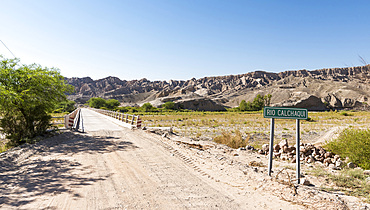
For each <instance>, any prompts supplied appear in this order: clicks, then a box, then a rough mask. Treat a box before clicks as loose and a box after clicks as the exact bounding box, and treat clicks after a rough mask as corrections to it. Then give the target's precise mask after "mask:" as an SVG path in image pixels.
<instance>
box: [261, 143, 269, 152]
mask: <svg viewBox="0 0 370 210" xmlns="http://www.w3.org/2000/svg"><path fill="white" fill-rule="evenodd" d="M262 151H264V152H268V151H269V145H268V144H264V145H262Z"/></svg>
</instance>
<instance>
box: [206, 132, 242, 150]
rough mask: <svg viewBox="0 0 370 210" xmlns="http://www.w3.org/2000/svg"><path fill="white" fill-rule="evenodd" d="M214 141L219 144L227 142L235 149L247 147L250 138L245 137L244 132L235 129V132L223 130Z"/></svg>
mask: <svg viewBox="0 0 370 210" xmlns="http://www.w3.org/2000/svg"><path fill="white" fill-rule="evenodd" d="M213 141H214V142H216V143H219V144H225V145H227V146H229V147H231V148H234V149H238V148H240V147H245V146H247V143H248V140H244V139H243V137H242V133H241V132H240V131H239V130H235V134H232V133H231V132H222V134H221V135H220V136H216V137H215V138H214V139H213Z"/></svg>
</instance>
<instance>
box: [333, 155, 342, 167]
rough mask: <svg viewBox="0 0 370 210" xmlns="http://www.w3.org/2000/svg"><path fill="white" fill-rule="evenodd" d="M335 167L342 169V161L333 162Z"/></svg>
mask: <svg viewBox="0 0 370 210" xmlns="http://www.w3.org/2000/svg"><path fill="white" fill-rule="evenodd" d="M334 160H335V157H334ZM335 166H336V167H342V166H343V161H341V160H340V159H337V161H335Z"/></svg>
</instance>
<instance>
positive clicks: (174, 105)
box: [162, 101, 176, 110]
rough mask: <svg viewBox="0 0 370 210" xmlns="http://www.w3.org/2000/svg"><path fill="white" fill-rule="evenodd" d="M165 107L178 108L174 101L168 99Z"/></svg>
mask: <svg viewBox="0 0 370 210" xmlns="http://www.w3.org/2000/svg"><path fill="white" fill-rule="evenodd" d="M162 107H163V108H165V109H168V110H170V109H171V110H176V104H175V103H174V102H172V101H168V102H166V103H164V104H163V105H162Z"/></svg>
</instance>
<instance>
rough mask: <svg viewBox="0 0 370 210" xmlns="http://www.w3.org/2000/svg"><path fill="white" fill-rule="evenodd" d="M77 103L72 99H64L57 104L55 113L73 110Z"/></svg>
mask: <svg viewBox="0 0 370 210" xmlns="http://www.w3.org/2000/svg"><path fill="white" fill-rule="evenodd" d="M75 104H76V102H74V101H70V100H67V101H62V102H60V103H59V104H57V105H56V107H55V109H54V111H53V112H54V113H63V112H68V113H69V112H72V111H73V110H75Z"/></svg>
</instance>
